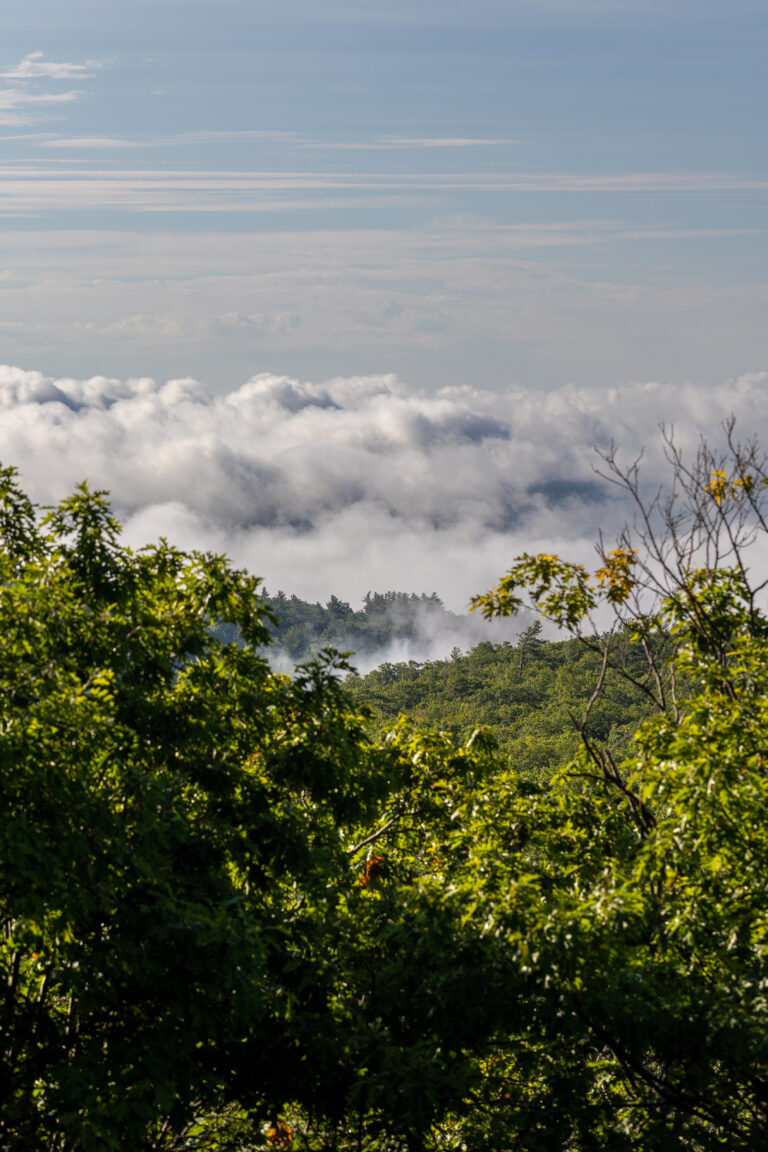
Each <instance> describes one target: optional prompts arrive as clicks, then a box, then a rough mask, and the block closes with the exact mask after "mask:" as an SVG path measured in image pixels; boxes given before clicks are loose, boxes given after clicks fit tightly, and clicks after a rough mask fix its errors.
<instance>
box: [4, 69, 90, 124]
mask: <svg viewBox="0 0 768 1152" xmlns="http://www.w3.org/2000/svg"><path fill="white" fill-rule="evenodd" d="M100 67H102V65H101V64H100V63H99V62H98V61H95V60H89V61H87V62H86V63H85V64H71V63H66V62H63V61H52V60H45V59H44V57H43V53H42V52H32V53H31V54H30V55H29V56H25V57H24V59H23V60H21V61H20V63H19V64H17V65H15V67H13V68H9V69H6V71H4V72H0V80H6V81H8V80H10V81H13V83H12V84H11V85H8V86H6V87H0V124H4V125H7V126H9V127H12V126H15V125H18V126H24V125H28V124H36V123H38V122H39V121H40V120H43V119H50V117H51V112H52V111H53V109H54V108H58V107H60V106H61V105H62V104H71V103H72V101H73V100H76V99H77V98H78V96H79V95H80V91H79V90H76V89H69V90H67V91H65V92H50V91H40V90H39V82H41V81H57V80H75V79H76V80H82V79H86V78H88V77H90V76H93V74H94V71H95V69H97V68H100Z"/></svg>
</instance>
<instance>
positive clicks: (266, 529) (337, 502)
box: [0, 367, 768, 608]
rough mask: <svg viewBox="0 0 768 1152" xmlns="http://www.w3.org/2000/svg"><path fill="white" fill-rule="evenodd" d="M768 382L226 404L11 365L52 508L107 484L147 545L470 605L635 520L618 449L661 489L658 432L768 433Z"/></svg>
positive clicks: (390, 393)
mask: <svg viewBox="0 0 768 1152" xmlns="http://www.w3.org/2000/svg"><path fill="white" fill-rule="evenodd" d="M767 388H768V373H764V372H763V373H752V374H747V375H744V376H742V377H740V378H738V379H736V380H730V381H727V382H724V383H722V384H720V385H717V386H709V387H708V386H703V385H701V384H700V383H699V384H690V385H687V386H682V387H679V388H676V389H675V390H674V392H673V393H672V394H670V391H669V389H665V388H664V386H663V385H662V384H659V383H637V384H625V385H622V386H621V387H616V388H612V389H601V388H576V387H573V386H569V387H565V388H560V389H555V390H552V391H551V392H549V393H543V394H542V393H538V392H534V391H525V390H523V389H518V390H515V391H511V392H509V393H507V394H505V395H503V396H500V395H497V394H491V393H487V392H483V391H482V390H479V389H476V388H472V387H468V386H467V387H462V388H444V389H442V390H441V391H439V392H437V393H431V394H427V393H420V392H414V391H413V390H412V389H407V388H406V387H405V386H404V385H402V384H401V383H400V382H399V381H398V380H397V379H396V378H395V377H393V376H391V375H390V376H368V377H354V378H335V379H331V380H328V381H325V382H323V383H307V382H302V381H300V380H297V379H294V378H291V377H287V376H278V375H274V374H269V373H263V374H260V375H258V376H255V377H253V378H252V379H251V380H250V381H249V382H248V383H247V384H245V385H243V386H242V387H240V388H236V389H233V390H231V391H229V392H227V393H225V394H223V395H212V394H210V393H208V392H207V391H206V390H205V389H204V388H203V387H202V386H201V385H200V384H199V383H198V382H197V381H195V380H192V379H189V378H187V379H181V380H173V381H170V382H168V383H166V384H159V383H156V382H155V381H154V380H152V379H149V378H139V379H129V380H120V379H115V378H110V377H105V376H97V377H93V378H91V379H87V380H78V379H71V378H66V379H54V378H52V377H50V376H46V375H44V374H43V373H40V372H33V371H23V370H21V369H18V368H12V367H3V368H0V410H2V422H0V460H2V462H3V464H18V465H20V466H21V470H22V481H23V483H24V485H25V486H26V487H27V489H28V490H29V491H30V493H31V495H32V496H33V498H34V499H36V500H38V501H40V502H42V503H47V502H49V501H53V500H56V499H59V498H61V497H63V496H65V495H67V494H68V493H69V492H70V491H71V489H72V487H73V486H74V485H75V484H76V483H78V482H79V481H81V480H83V479H86V478H87V479H88V480H89V482H90V483H91V484H92V485H94V486H96V487H98V488H105V489H108V490H109V491H110V492H111V493H112V498H113V501H114V504H115V507H116V508H117V510H118V513H119V515H120V516H121V517H122V519H123V521H124V523H125V525H126V534H127V539H128V540H129V541H130V542H131V543H132V544H134V545H136V546H139V545H142V544H144V543H147V542H149V541H150V540H153V539H157V538H158V537H159V536H161V535H164V536H167V537H168V538H169V539H171V540H172V541H173V542H175V543H177V544H179V545H181V546H183V547H203V548H213V549H216V550H218V551H225V552H227V553H228V554H229V555H231V556H232V558H233V559H234V560H235V561H236V562H237V563H240V564H243V565H245V566H247V567H248V568H249V569H250V570H251V571H253V572H254V573H256V574H258V575H261V576H264V577H265V578H266V580H267V583H268V585H269V587H270V588H272V589H275V588H276V587H283V588H285V589H287V590H288V591H293V592H296V593H298V594H299V595H304V596H309V597H311V598H319V599H327V598H328V597H329V596H330V595H331V594H332V593H335V594H336V595H342V596H344V597H345V598H346V599H349V600H351V601H357V600H359V598H360V597H361V596H362V595H363V594H364V592H365V591H367V590H368V589H371V588H377V589H385V588H399V589H402V590H413V591H432V590H435V591H437V592H438V593H439V594H440V595H441V596H443V597H444V598H445V599H446V600H447V602H448V603H449V604H450V605H451V606H453V607H455V608H462V607H463V606H465V605H466V602H467V600H468V598H469V596H470V595H471V594H472V593H473V592H477V591H479V590H481V589H483V588H484V587H486V586H487V585H488V584H489V583H491V582H493V581H494V580H495V579H496V578H497V577H498V575H499V574H500V573H501V572H502V571H503V570H504V569H505V568H506V567H507V566H508V565H509V563H510V561H511V559H512V557H513V556H514V555H515V554H517V553H519V552H521V551H524V550H536V549H537V548H539V549H543V550H546V551H558V552H560V553H563V554H565V555H570V556H572V557H573V558H575V559H579V560H583V561H585V562H587V563H589V562H590V560H591V545H592V542H593V541H594V539H595V537H596V535H597V533H598V532H599V531H600V530H603V531H605V533H606V534H607V535H608V536H610V535H611V534H612V533H614V532H617V531H618V530H619V529H620V527H621V525H622V524H623V522H624V520H625V519H626V517H627V515H628V514H629V512H630V509H628V508H627V507H626V506H625V505H624V504H623V503H622V501H621V500H620V499H619V498H618V497H617V494H616V491H615V489H612V488H611V486H610V485H608V484H606V483H605V482H603V481H602V480H601V479H600V477H599V476H597V475H596V474H595V471H594V465H595V464H599V457H598V456H596V455H595V453H594V448H598V449H602V450H606V449H607V448H608V447H609V445H610V444H611V442H615V443H616V444H617V446H618V448H619V450H620V451H621V452H622V454H623V457H624V459H625V460H627V461H630V460H632V459H633V458H634V457H635V456H636V454H637V453H638V452H639V451H640V450H641V449H643V448H645V450H646V459H645V472H644V475H645V476H646V477H647V478H648V479H649V480H650V481H652V482H653V483H656V482H657V481H658V478H659V477H660V476H661V475H663V469H664V458H663V450H662V449H663V445H662V443H661V439H660V434H659V429H658V421H659V414H660V413H661V412H663V414H664V418H665V420H666V421H667V422H668V423H672V424H674V426H675V429H676V437H677V441H678V443H680V444H681V445H682V446H683V447H684V448H687V449H688V450H690V451H693V450H694V449H695V445H696V442H697V438H698V435H699V431H700V429H701V428H707V429H708V430H709V432H710V435H711V436H713V437H714V438H716V437H717V435H718V430H719V426H720V425H721V423H722V422H723V421H724V420H725V419H726V418H727V417H728V415H729V414H730V413H731V412H734V413H735V414H736V416H737V419H740V426H741V427H742V429H743V430H744V431H745V432H749V433H750V434H753V433H757V434H759V433H760V432H761V431H766V430H768V427H767V426H768V393H767V391H766V389H767Z"/></svg>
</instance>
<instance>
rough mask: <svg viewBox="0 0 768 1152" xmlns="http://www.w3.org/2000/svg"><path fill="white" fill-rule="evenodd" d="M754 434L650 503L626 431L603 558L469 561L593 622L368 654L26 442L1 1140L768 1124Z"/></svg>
mask: <svg viewBox="0 0 768 1152" xmlns="http://www.w3.org/2000/svg"><path fill="white" fill-rule="evenodd" d="M726 433H727V447H726V449H725V450H724V452H723V453H721V454H718V453H716V452H714V451H713V450H711V449H710V448H708V447H707V446H706V445H702V447H701V449H700V451H699V453H698V455H697V456H696V457H695V458H694V459H693V460H692V461H690V462H688V460H687V459H686V458H684V457H683V456H682V455H681V454H680V453H679V452H678V451H677V449H676V447H675V444H674V442H673V441H672V440H667V445H666V447H667V454H668V459H669V466H670V474H671V485H670V487H669V488H667V489H666V490H659V492H658V493H657V495H656V496H655V497H653V498H652V500H651V502H650V503H649V502H648V501H647V500H646V498H645V496H644V492H643V490H642V489H641V487H640V484H639V471H638V467H637V466H636V465H632V466H630V467H628V468H622V467H620V466H619V464H618V462H617V460H616V458H615V456H613V455H610V454H609V455H608V457H607V458H606V461H605V467H606V470H607V472H608V475H609V476H610V477H612V478H613V480H614V481H615V483H617V484H619V485H620V486H623V488H624V490H625V491H626V492H627V493H628V494H629V496H630V497H631V498H632V499H634V500H635V501H636V506H637V510H638V515H637V518H636V523H635V525H634V526H633V527H632V528H630V529H628V530H627V531H626V532H625V533H624V534H623V535H622V536H620V538H619V539H618V541H616V542H615V546H611V545H609V544H607V543H606V542H604V541H600V542H599V544H598V566H597V567H595V568H594V570H592V569H587V568H586V567H584V566H582V565H580V564H578V563H573V562H570V561H568V560H566V559H563V558H561V557H560V556H558V555H555V554H548V553H538V554H526V555H522V556H519V557H518V558H517V559H516V560H514V561H513V563H512V566H511V567H510V569H509V570H508V572H507V573H506V574H505V575H504V576H503V577H502V578H501V580H500V581H499V583H498V584H497V585H496V587H495V588H493V589H491V590H490V591H489V592H487V593H483V594H481V595H479V596H478V597H477V601H476V603H477V607H478V609H479V610H480V611H481V612H483V613H485V614H487V615H488V616H498V615H501V616H505V615H509V614H512V615H514V614H515V613H517V612H518V611H519V610H520V609H521V607H522V606H523V605H525V604H526V603H527V604H529V605H530V607H531V609H532V610H535V611H536V612H538V613H541V614H542V615H543V616H544V617H546V618H547V619H549V620H550V621H552V622H554V623H556V624H557V625H559V626H560V627H561V628H562V629H564V630H565V633H566V634H567V635H569V636H570V639H567V640H563V641H560V642H557V643H546V642H544V641H543V640H542V638H541V635H540V633H539V631H538V629H537V628H536V626H535V625H532V624H530V623H529V624H528V626H527V627H526V628H525V629H524V631H523V633H522V634H521V637H520V640H519V642H518V643H517V644H516V645H514V646H513V645H504V644H502V645H493V644H492V643H490V642H489V643H488V644H487V646H482V645H481V646H479V647H475V648H474V649H473V650H472V651H471V652H470V653H468V654H464V653H463V652H461V651H459V650H458V649H457V650H456V651H455V652H453V653H452V655H450V656H449V657H448V659H447V660H446V659H443V660H440V661H431V662H430V661H427V662H426V663H424V665H423V666H418V665H417V663H414V664H408V663H407V662H406V663H405V664H399V665H398V664H390V665H389V666H385V667H383V668H381V669H379V670H378V671H377V672H374V673H372V674H371V675H369V676H368V677H364V678H354V677H353V678H351V679H348V680H343V679H342V678H343V677H344V676H346V675H347V674H348V669H347V667H346V666H345V664H344V662H343V661H342V660H340V659H339V658H338V657H336V656H334V655H333V654H332V653H326V654H325V655H323V656H321V658H320V659H318V660H315V661H309V662H308V663H306V664H305V665H304V666H302V667H300V668H299V669H298V670H297V672H296V674H295V675H294V676H289V675H286V674H283V673H279V672H275V671H273V670H272V669H271V668H270V666H269V664H268V662H267V661H266V659H265V658H264V654H263V652H264V647H265V645H267V644H268V642H269V637H270V629H269V619H268V615H267V613H268V609H267V605H266V604H265V602H264V598H263V596H262V595H261V593H260V590H259V586H258V581H257V580H255V579H254V578H253V577H252V576H250V575H249V574H248V573H247V572H244V571H242V570H237V569H234V568H233V567H232V566H231V565H230V564H229V563H228V561H227V560H226V559H225V558H223V557H221V556H217V555H214V554H209V553H201V552H183V551H181V550H179V549H175V548H173V547H172V546H171V545H169V544H167V543H162V544H160V545H157V546H152V547H149V548H146V549H142V550H140V551H137V552H135V551H132V550H130V549H128V548H127V547H125V545H124V544H123V542H122V539H121V536H120V527H119V525H118V523H117V522H116V520H115V519H114V517H113V515H112V513H111V510H110V508H109V505H108V503H107V501H106V497H105V495H104V494H103V493H99V492H93V491H91V490H90V489H88V488H87V487H86V486H85V485H83V486H80V487H79V488H78V489H77V490H76V492H75V493H74V494H73V495H72V496H70V497H68V498H67V499H65V500H64V501H62V502H61V503H60V504H59V505H58V506H56V507H55V508H53V509H51V510H49V511H48V512H47V513H46V512H41V511H40V510H39V509H37V508H35V507H34V505H33V504H32V503H31V502H30V500H29V499H28V498H27V497H26V495H25V493H24V492H23V490H22V489H21V488H20V486H19V483H18V479H17V477H16V474H15V473H14V471H13V469H4V470H2V472H0V536H1V537H2V548H0V569H1V571H0V628H2V635H3V641H4V642H3V645H2V648H0V685H1V687H2V691H1V692H0V760H1V762H2V768H3V771H2V773H0V808H1V810H2V814H3V820H2V822H0V880H1V881H2V883H1V884H0V925H1V926H2V934H0V969H1V970H2V977H3V979H2V982H0V1042H1V1043H2V1062H1V1063H0V1142H1V1143H2V1146H3V1147H4V1148H9V1149H12V1150H16V1149H18V1150H22V1149H23V1150H25V1152H26V1150H30V1149H31V1150H34V1152H37V1150H38V1149H39V1150H40V1152H43V1150H45V1152H49V1150H50V1152H76V1150H77V1152H79V1150H81V1149H82V1150H83V1152H102V1150H109V1149H123V1148H126V1147H130V1148H137V1149H146V1150H157V1152H161V1150H162V1152H181V1150H184V1152H192V1150H193V1149H194V1150H200V1149H207V1150H210V1152H214V1150H217V1152H222V1150H225V1149H226V1150H230V1152H235V1150H239V1152H251V1150H254V1149H270V1148H271V1149H275V1148H281V1149H285V1150H287V1149H291V1148H295V1149H296V1150H297V1152H299V1150H302V1152H303V1150H304V1149H307V1150H309V1149H313V1150H314V1149H317V1150H320V1149H328V1150H334V1152H336V1150H338V1152H363V1150H370V1152H438V1150H443V1149H448V1150H451V1152H470V1150H471V1152H480V1150H481V1149H492V1150H498V1152H502V1150H504V1152H505V1150H507V1149H514V1148H525V1149H526V1150H530V1152H545V1150H550V1149H557V1150H560V1152H566V1150H568V1152H572V1150H576V1152H590V1150H592V1149H594V1150H597V1149H609V1150H617V1152H624V1150H627V1152H630V1150H633V1149H634V1150H637V1152H648V1150H651V1149H653V1150H655V1149H680V1150H681V1152H682V1150H683V1149H686V1150H688V1149H693V1150H694V1152H709V1150H714V1149H722V1148H728V1149H732V1150H734V1152H747V1150H751V1149H755V1148H763V1147H768V1124H767V1121H766V1116H768V1087H767V1085H768V1049H767V1047H766V1044H767V1041H766V1035H767V1034H768V1033H767V1026H768V1002H767V1001H766V996H765V989H766V987H768V946H767V944H766V941H768V896H767V895H766V885H765V877H766V874H768V838H766V835H765V811H766V806H767V805H768V772H767V771H766V764H765V748H766V743H767V742H768V712H767V711H766V706H765V700H766V697H767V696H768V692H767V689H768V615H766V611H765V604H764V601H765V589H766V580H765V579H764V578H763V576H762V569H761V564H760V555H761V553H760V544H761V542H762V541H764V540H765V537H766V534H768V518H767V517H766V508H765V497H766V493H767V492H768V467H766V463H765V460H764V458H763V457H762V455H761V453H760V452H759V450H758V448H757V446H755V445H750V444H748V445H746V446H743V445H740V444H739V443H738V442H737V441H736V440H735V438H734V434H733V427H732V426H730V425H729V426H728V427H727V429H726ZM383 599H384V602H385V603H386V602H387V601H386V597H384V598H383ZM390 602H391V601H390ZM394 602H395V603H397V600H396V599H395V601H394ZM407 602H408V603H409V604H410V603H411V601H410V599H408V601H407ZM340 611H341V613H342V615H343V614H344V613H345V612H346V609H344V608H343V606H342V608H341V609H340ZM611 616H612V617H613V624H612V625H611V624H610V619H611ZM528 619H529V620H530V618H528ZM217 625H218V626H221V625H226V626H229V627H230V628H231V629H233V630H236V635H237V642H235V641H234V640H233V639H229V638H227V636H225V635H222V634H221V632H220V631H219V632H217V631H216V629H215V626H217ZM233 634H234V633H233ZM368 701H370V704H368ZM401 704H405V706H406V709H405V710H409V711H410V712H411V713H412V715H413V718H412V719H409V718H408V717H407V716H404V715H400V716H399V717H397V718H396V717H395V712H401V711H403V709H402V708H401ZM505 709H507V711H506V712H505ZM475 713H476V714H477V715H476V718H475V720H474V726H472V725H473V719H472V717H473V714H475ZM566 716H567V719H568V725H567V735H566V732H565V730H563V731H560V732H558V727H559V726H560V725H563V726H565V721H566ZM489 721H490V722H493V723H497V724H498V727H499V736H498V737H497V736H495V735H494V734H493V732H492V731H491V729H490V727H489V726H488V722H489ZM435 724H437V725H439V726H440V727H441V728H442V729H443V730H442V731H437V730H435V727H434V725H435ZM470 729H471V730H470ZM633 729H634V730H635V731H634V734H633Z"/></svg>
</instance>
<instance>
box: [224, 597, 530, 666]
mask: <svg viewBox="0 0 768 1152" xmlns="http://www.w3.org/2000/svg"><path fill="white" fill-rule="evenodd" d="M260 600H261V603H262V604H263V606H264V608H266V609H267V612H268V616H267V617H266V618H265V619H266V624H267V628H268V629H269V632H270V636H271V643H270V644H269V646H268V648H267V649H266V655H267V656H268V658H269V660H270V662H271V663H272V664H273V665H275V666H277V667H280V668H281V669H284V670H287V669H289V668H293V666H294V665H295V664H299V663H303V662H304V661H305V660H310V659H311V658H312V657H313V656H316V655H317V653H318V652H320V651H321V650H322V649H323V648H335V649H336V650H337V651H339V652H351V653H352V654H353V657H352V663H353V665H354V666H355V667H358V668H361V669H368V668H371V667H375V666H376V665H377V664H381V663H383V662H385V661H392V660H395V661H403V660H405V661H407V660H409V659H421V660H424V659H432V658H436V657H442V656H447V655H448V654H449V653H450V652H451V650H452V649H454V648H457V647H462V648H466V647H471V646H472V645H474V644H477V643H478V642H480V641H481V640H483V639H486V638H488V637H492V638H495V639H501V638H506V639H511V638H513V637H514V636H516V634H517V633H518V632H519V631H520V628H521V625H520V624H518V623H517V622H514V623H513V622H510V621H501V622H498V621H497V622H495V626H489V625H488V624H487V623H483V621H482V620H481V619H479V618H478V617H477V616H469V615H466V614H464V615H459V614H458V613H456V612H451V611H449V610H448V609H447V608H446V607H445V604H444V603H443V601H442V600H441V599H440V597H439V596H438V595H437V593H435V592H432V593H429V594H427V593H426V592H422V593H421V594H418V595H417V594H416V593H413V592H393V591H389V592H368V593H367V594H366V595H365V597H364V598H363V603H362V606H361V607H360V608H359V609H354V608H353V607H352V606H351V604H349V603H347V602H346V601H344V600H341V599H339V598H338V597H337V596H331V598H330V600H328V601H327V603H326V604H320V603H319V602H315V603H312V602H310V601H308V600H302V599H300V598H299V597H298V596H295V595H290V596H289V595H286V593H285V592H282V591H279V592H277V593H275V594H274V595H270V594H269V593H268V592H266V591H264V592H263V593H262V595H261V597H260ZM218 634H219V635H220V636H221V637H222V639H234V638H235V633H234V632H233V631H232V630H231V629H230V630H229V631H227V630H226V628H224V627H222V626H221V625H220V626H219V628H218Z"/></svg>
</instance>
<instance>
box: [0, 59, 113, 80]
mask: <svg viewBox="0 0 768 1152" xmlns="http://www.w3.org/2000/svg"><path fill="white" fill-rule="evenodd" d="M103 67H104V65H103V64H102V63H101V62H100V61H98V60H86V61H85V63H84V64H71V63H68V62H64V61H54V60H46V59H45V54H44V53H43V52H30V54H29V56H25V57H24V59H23V60H21V61H20V62H19V63H18V64H16V65H15V66H14V67H13V68H9V69H7V71H5V72H0V79H2V80H41V79H45V80H77V79H85V78H87V77H89V76H93V74H94V72H96V71H97V70H98V69H100V68H103Z"/></svg>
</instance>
